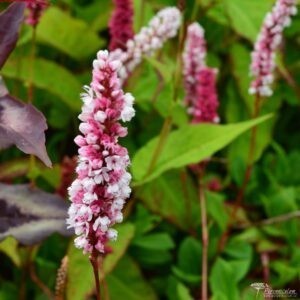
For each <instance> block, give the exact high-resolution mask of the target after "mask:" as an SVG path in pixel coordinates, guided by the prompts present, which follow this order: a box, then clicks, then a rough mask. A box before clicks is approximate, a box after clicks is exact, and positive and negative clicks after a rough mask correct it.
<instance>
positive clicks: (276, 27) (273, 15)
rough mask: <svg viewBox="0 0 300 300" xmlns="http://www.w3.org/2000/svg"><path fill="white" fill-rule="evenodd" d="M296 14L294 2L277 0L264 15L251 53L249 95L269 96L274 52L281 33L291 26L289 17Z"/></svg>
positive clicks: (270, 93)
mask: <svg viewBox="0 0 300 300" xmlns="http://www.w3.org/2000/svg"><path fill="white" fill-rule="evenodd" d="M296 13H297V8H296V1H295V0H277V2H276V4H275V6H274V7H273V9H272V11H271V12H270V13H268V14H267V15H266V18H265V20H264V23H263V26H262V29H261V32H260V33H259V35H258V38H257V41H256V43H255V47H254V51H253V52H252V63H251V75H252V76H253V77H254V79H253V81H252V83H251V87H250V89H249V93H250V94H257V95H260V96H271V95H272V89H271V84H272V83H273V80H274V79H273V71H274V68H275V55H276V50H277V49H278V47H279V46H280V43H281V40H282V32H283V29H284V28H285V27H288V26H289V25H290V24H291V16H293V15H295V14H296Z"/></svg>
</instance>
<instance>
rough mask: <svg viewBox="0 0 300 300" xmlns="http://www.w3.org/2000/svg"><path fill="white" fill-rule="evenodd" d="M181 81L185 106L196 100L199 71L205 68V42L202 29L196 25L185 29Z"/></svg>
mask: <svg viewBox="0 0 300 300" xmlns="http://www.w3.org/2000/svg"><path fill="white" fill-rule="evenodd" d="M182 57H183V79H184V87H185V92H186V96H185V99H186V104H187V105H189V104H191V103H193V102H195V101H196V99H197V85H198V77H199V72H200V70H201V69H202V68H203V67H205V66H206V64H205V57H206V41H205V38H204V29H203V28H202V26H201V25H199V24H198V23H193V24H191V25H190V26H189V27H188V29H187V36H186V41H185V47H184V51H183V55H182Z"/></svg>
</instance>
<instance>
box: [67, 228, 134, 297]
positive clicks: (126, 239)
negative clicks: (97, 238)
mask: <svg viewBox="0 0 300 300" xmlns="http://www.w3.org/2000/svg"><path fill="white" fill-rule="evenodd" d="M116 229H117V230H118V236H119V237H118V239H117V241H115V242H111V243H109V246H110V247H111V248H112V253H111V254H109V255H108V256H106V257H105V259H104V263H103V270H102V272H101V273H100V276H101V277H102V278H103V276H104V274H105V275H107V274H109V273H110V272H112V271H113V269H114V268H115V267H116V265H117V264H118V262H119V260H120V259H121V258H122V257H123V255H124V253H125V252H126V249H127V247H128V246H129V243H130V241H131V239H132V238H133V235H134V226H133V225H132V224H130V223H124V224H122V225H119V226H116ZM68 258H69V267H68V284H67V299H72V300H82V299H85V296H86V295H87V294H88V293H89V292H90V291H92V289H93V288H94V277H93V272H92V267H91V264H90V262H89V259H88V256H87V255H83V253H82V250H79V249H76V248H75V247H74V245H73V243H72V244H71V245H70V247H69V250H68ZM103 272H104V274H103ZM82 274H84V280H82Z"/></svg>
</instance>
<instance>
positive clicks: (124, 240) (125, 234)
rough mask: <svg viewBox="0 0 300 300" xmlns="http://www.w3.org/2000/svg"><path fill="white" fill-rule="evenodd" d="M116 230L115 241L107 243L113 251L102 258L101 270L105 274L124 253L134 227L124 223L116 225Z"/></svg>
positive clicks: (132, 234)
mask: <svg viewBox="0 0 300 300" xmlns="http://www.w3.org/2000/svg"><path fill="white" fill-rule="evenodd" d="M116 230H117V231H118V239H117V241H115V242H110V243H109V244H108V245H109V246H110V247H112V248H113V252H112V253H111V254H110V255H108V256H107V257H106V258H105V259H104V263H103V270H104V273H105V274H109V273H110V272H111V271H112V270H113V269H114V268H115V266H116V264H117V263H118V261H119V260H120V259H121V257H122V256H123V255H124V254H125V251H126V250H127V248H128V246H129V244H130V242H131V240H132V238H133V236H134V231H135V228H134V226H133V225H132V224H130V223H124V224H122V225H119V226H116Z"/></svg>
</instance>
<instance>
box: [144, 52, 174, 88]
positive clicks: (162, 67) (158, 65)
mask: <svg viewBox="0 0 300 300" xmlns="http://www.w3.org/2000/svg"><path fill="white" fill-rule="evenodd" d="M145 59H146V61H147V62H148V63H149V64H150V65H152V66H153V67H154V68H155V69H156V71H157V72H158V74H159V75H160V76H161V78H162V79H163V80H164V82H165V83H167V82H170V81H171V79H172V75H173V70H172V69H170V68H168V67H170V66H167V67H166V63H162V62H160V61H159V60H157V59H155V58H153V57H145Z"/></svg>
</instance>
